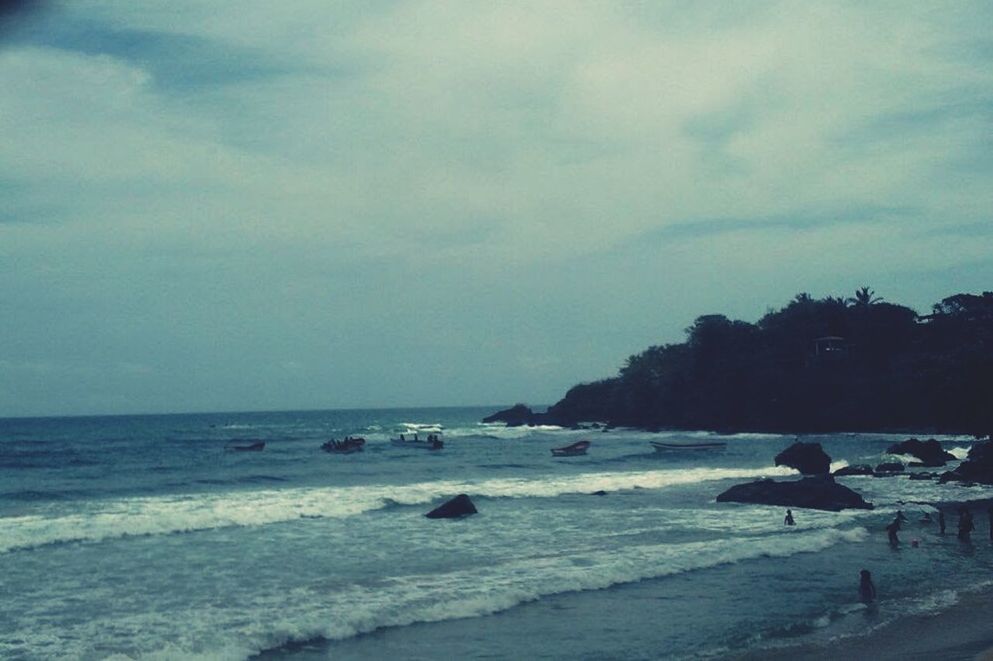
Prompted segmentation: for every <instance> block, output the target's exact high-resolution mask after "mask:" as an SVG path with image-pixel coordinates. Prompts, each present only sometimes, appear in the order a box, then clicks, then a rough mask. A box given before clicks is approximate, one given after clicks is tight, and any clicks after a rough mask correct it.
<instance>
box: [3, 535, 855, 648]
mask: <svg viewBox="0 0 993 661" xmlns="http://www.w3.org/2000/svg"><path fill="white" fill-rule="evenodd" d="M867 537H868V533H867V531H866V530H865V529H863V528H855V529H849V530H840V529H826V530H816V531H810V532H804V533H798V534H780V535H765V536H754V537H739V538H735V539H718V540H710V541H700V542H690V543H682V544H644V545H638V546H627V547H623V548H620V549H613V550H610V551H605V550H600V551H598V550H595V549H590V550H589V551H588V552H586V553H584V554H583V556H582V558H581V562H580V561H577V558H576V557H575V556H574V555H572V554H562V555H547V554H542V555H528V556H525V557H519V556H509V557H508V558H507V559H506V560H505V561H503V562H498V563H494V564H489V565H486V566H478V567H472V568H468V569H461V570H457V571H450V572H447V573H440V574H439V573H430V574H408V575H401V576H396V577H393V578H390V579H384V580H382V581H379V582H377V584H376V585H374V586H368V585H360V584H349V585H343V586H338V587H336V588H334V589H328V588H326V587H324V586H307V587H297V588H294V589H290V590H288V591H282V592H278V591H277V592H264V591H258V590H256V591H252V592H251V593H250V594H239V595H232V597H234V598H232V599H230V600H224V601H214V602H212V603H210V604H199V605H197V606H195V607H187V608H185V609H183V608H180V609H179V610H171V611H168V612H165V613H161V612H154V613H153V612H145V613H140V614H133V615H123V614H116V615H105V616H102V617H98V618H94V619H91V620H86V621H84V622H81V623H79V624H68V625H65V626H63V627H62V628H61V629H60V631H59V632H58V635H57V636H56V635H54V634H52V632H50V631H47V630H46V629H45V627H44V626H41V627H39V628H38V629H32V630H24V631H15V632H10V633H12V634H13V637H7V640H8V641H10V640H16V641H17V642H22V641H27V642H28V643H29V644H31V645H32V648H33V649H36V650H38V649H45V650H47V651H48V652H51V653H52V655H54V656H62V657H89V656H93V650H94V648H95V647H103V649H107V646H108V645H109V646H110V647H111V648H114V647H116V648H118V649H120V648H121V646H122V645H124V646H127V647H126V648H125V650H124V652H126V655H125V654H123V653H122V654H119V655H118V656H116V657H112V658H115V659H121V660H123V659H153V660H156V661H158V660H165V659H179V658H182V659H191V658H192V659H241V658H245V657H247V656H249V655H251V654H252V653H255V652H260V651H263V650H266V649H273V648H276V647H279V646H281V645H284V644H286V643H288V642H292V641H305V640H312V639H316V638H319V637H323V638H326V639H330V640H341V639H345V638H350V637H352V636H356V635H359V634H362V633H367V632H370V631H373V630H376V629H379V628H382V627H397V626H406V625H410V624H414V623H418V622H438V621H444V620H453V619H461V618H470V617H479V616H484V615H489V614H492V613H496V612H499V611H503V610H507V609H509V608H512V607H514V606H516V605H518V604H522V603H526V602H530V601H535V600H538V599H540V598H542V597H545V596H548V595H553V594H561V593H565V592H575V591H588V590H600V589H604V588H608V587H610V586H613V585H618V584H623V583H632V582H636V581H641V580H646V579H654V578H662V577H665V576H671V575H676V574H681V573H684V572H689V571H694V570H700V569H706V568H710V567H716V566H719V565H725V564H731V563H737V562H741V561H745V560H751V559H756V558H762V557H768V558H788V557H791V556H794V555H797V554H800V553H811V552H817V551H821V550H824V549H826V548H829V547H831V546H833V545H835V544H838V543H843V542H860V541H863V540H865V539H866V538H867ZM108 636H112V637H113V638H112V639H110V640H108V639H107V638H108ZM42 639H45V640H44V641H43V640H42ZM43 642H44V644H43ZM4 647H5V645H4V644H3V641H2V638H0V653H3V652H4ZM10 650H11V648H10V647H8V648H7V651H8V652H9V651H10Z"/></svg>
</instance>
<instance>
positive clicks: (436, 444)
mask: <svg viewBox="0 0 993 661" xmlns="http://www.w3.org/2000/svg"><path fill="white" fill-rule="evenodd" d="M390 443H392V444H393V445H395V446H397V447H401V448H417V449H420V450H440V449H442V448H443V447H445V443H444V441H442V440H441V432H430V433H429V434H428V435H427V438H421V437H420V435H419V434H418V433H417V432H414V433H413V434H410V433H406V432H405V433H403V434H400V435H399V436H398V437H396V438H391V439H390Z"/></svg>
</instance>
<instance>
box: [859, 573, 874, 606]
mask: <svg viewBox="0 0 993 661" xmlns="http://www.w3.org/2000/svg"><path fill="white" fill-rule="evenodd" d="M875 600H876V586H875V585H873V584H872V575H871V574H869V570H868V569H863V570H862V571H860V572H859V601H861V602H862V603H863V604H871V603H872V602H874V601H875Z"/></svg>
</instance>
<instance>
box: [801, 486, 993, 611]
mask: <svg viewBox="0 0 993 661" xmlns="http://www.w3.org/2000/svg"><path fill="white" fill-rule="evenodd" d="M988 513H989V522H990V525H989V535H990V541H993V507H990V508H989V509H988ZM958 514H959V522H958V538H959V539H960V540H962V541H965V542H968V541H970V539H971V538H970V535H971V533H972V531H973V530H975V529H976V524H975V522H973V520H972V512H970V511H969V508H968V507H966V506H964V505H963V506H961V507H959V509H958ZM906 522H907V517H906V516H904V514H903V512H902V511H901V510H897V512H896V517H895V518H894V519H893V521H892V522H891V523H890V524H889V525H888V526H886V534H887V535H888V536H889V540H890V544H892V545H893V546H897V545H898V544H899V543H900V539H899V537H897V533H898V532H900V528H901V527H902V526H903V524H904V523H906ZM920 522H921V523H923V524H930V523H933V522H934V520H933V519H932V518H931V514H930V513H928V512H925V513H924V515H923V516H922V517H921V520H920ZM783 525H786V526H795V525H796V519H794V518H793V510H790V509H788V510H786V517H785V518H784V519H783ZM938 531H939V534H941V535H944V534H945V512H944V511H943V510H940V509H939V510H938ZM912 544H913V545H914V546H917V540H914V541H913V542H912ZM875 600H876V586H875V584H873V582H872V575H871V574H870V573H869V570H868V569H863V570H862V571H860V572H859V601H861V602H862V603H865V604H870V603H872V602H874V601H875Z"/></svg>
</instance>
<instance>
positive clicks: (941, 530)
mask: <svg viewBox="0 0 993 661" xmlns="http://www.w3.org/2000/svg"><path fill="white" fill-rule="evenodd" d="M938 534H939V535H944V534H945V510H938Z"/></svg>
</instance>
